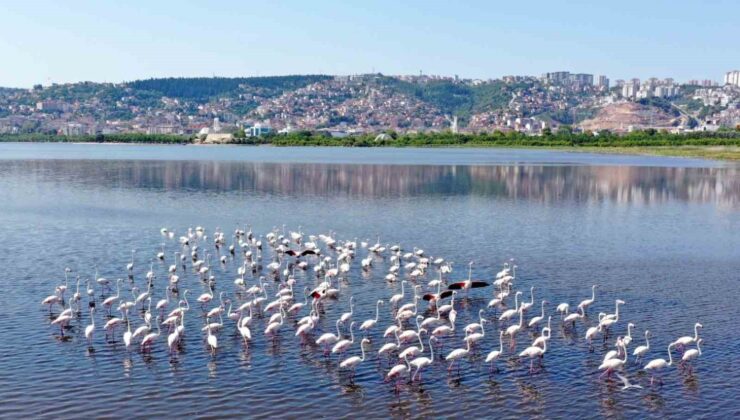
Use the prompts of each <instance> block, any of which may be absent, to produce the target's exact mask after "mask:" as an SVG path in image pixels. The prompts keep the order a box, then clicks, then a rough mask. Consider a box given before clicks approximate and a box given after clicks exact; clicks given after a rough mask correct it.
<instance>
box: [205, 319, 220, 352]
mask: <svg viewBox="0 0 740 420" xmlns="http://www.w3.org/2000/svg"><path fill="white" fill-rule="evenodd" d="M207 341H208V346H209V347H210V348H211V354H212V355H213V354H216V349H218V337H216V336H215V335H213V334H211V328H210V325H209V327H208V337H207Z"/></svg>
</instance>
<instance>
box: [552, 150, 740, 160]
mask: <svg viewBox="0 0 740 420" xmlns="http://www.w3.org/2000/svg"><path fill="white" fill-rule="evenodd" d="M564 150H568V151H575V152H590V153H612V154H621V155H652V156H674V157H685V158H701V159H714V160H735V161H740V147H737V146H655V147H566V148H564Z"/></svg>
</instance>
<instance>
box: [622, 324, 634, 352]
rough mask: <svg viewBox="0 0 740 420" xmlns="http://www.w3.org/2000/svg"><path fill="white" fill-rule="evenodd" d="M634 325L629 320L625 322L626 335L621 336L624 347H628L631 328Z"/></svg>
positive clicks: (630, 338)
mask: <svg viewBox="0 0 740 420" xmlns="http://www.w3.org/2000/svg"><path fill="white" fill-rule="evenodd" d="M634 327H635V324H633V323H631V322H630V323H628V324H627V335H625V336H624V337H623V338H622V341H623V342H624V346H625V347H628V346H629V345H630V343H631V342H632V328H634Z"/></svg>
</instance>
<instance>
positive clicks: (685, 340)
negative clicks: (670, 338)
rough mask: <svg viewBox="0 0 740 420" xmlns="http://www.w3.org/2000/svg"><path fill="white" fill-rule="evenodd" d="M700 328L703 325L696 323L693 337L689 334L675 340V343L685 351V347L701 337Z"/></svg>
mask: <svg viewBox="0 0 740 420" xmlns="http://www.w3.org/2000/svg"><path fill="white" fill-rule="evenodd" d="M699 328H702V325H701V324H700V323H698V322H697V323H696V324H694V336H693V337H691V336H689V335H686V336H683V337H680V338H679V339H677V340H676V341H674V342H673V345H674V346H677V347H678V348H679V350H680V351H683V348H684V347H686V346H688V345H689V344H692V343H695V342H696V340H698V339H699ZM679 346H680V347H679Z"/></svg>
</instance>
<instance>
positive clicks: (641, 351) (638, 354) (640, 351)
mask: <svg viewBox="0 0 740 420" xmlns="http://www.w3.org/2000/svg"><path fill="white" fill-rule="evenodd" d="M649 335H650V330H645V345H644V346H637V348H635V350H634V351H633V352H632V355H633V356H635V362H638V361H640V360H642V356H644V355H645V353H647V352H648V350H650V339H649Z"/></svg>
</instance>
